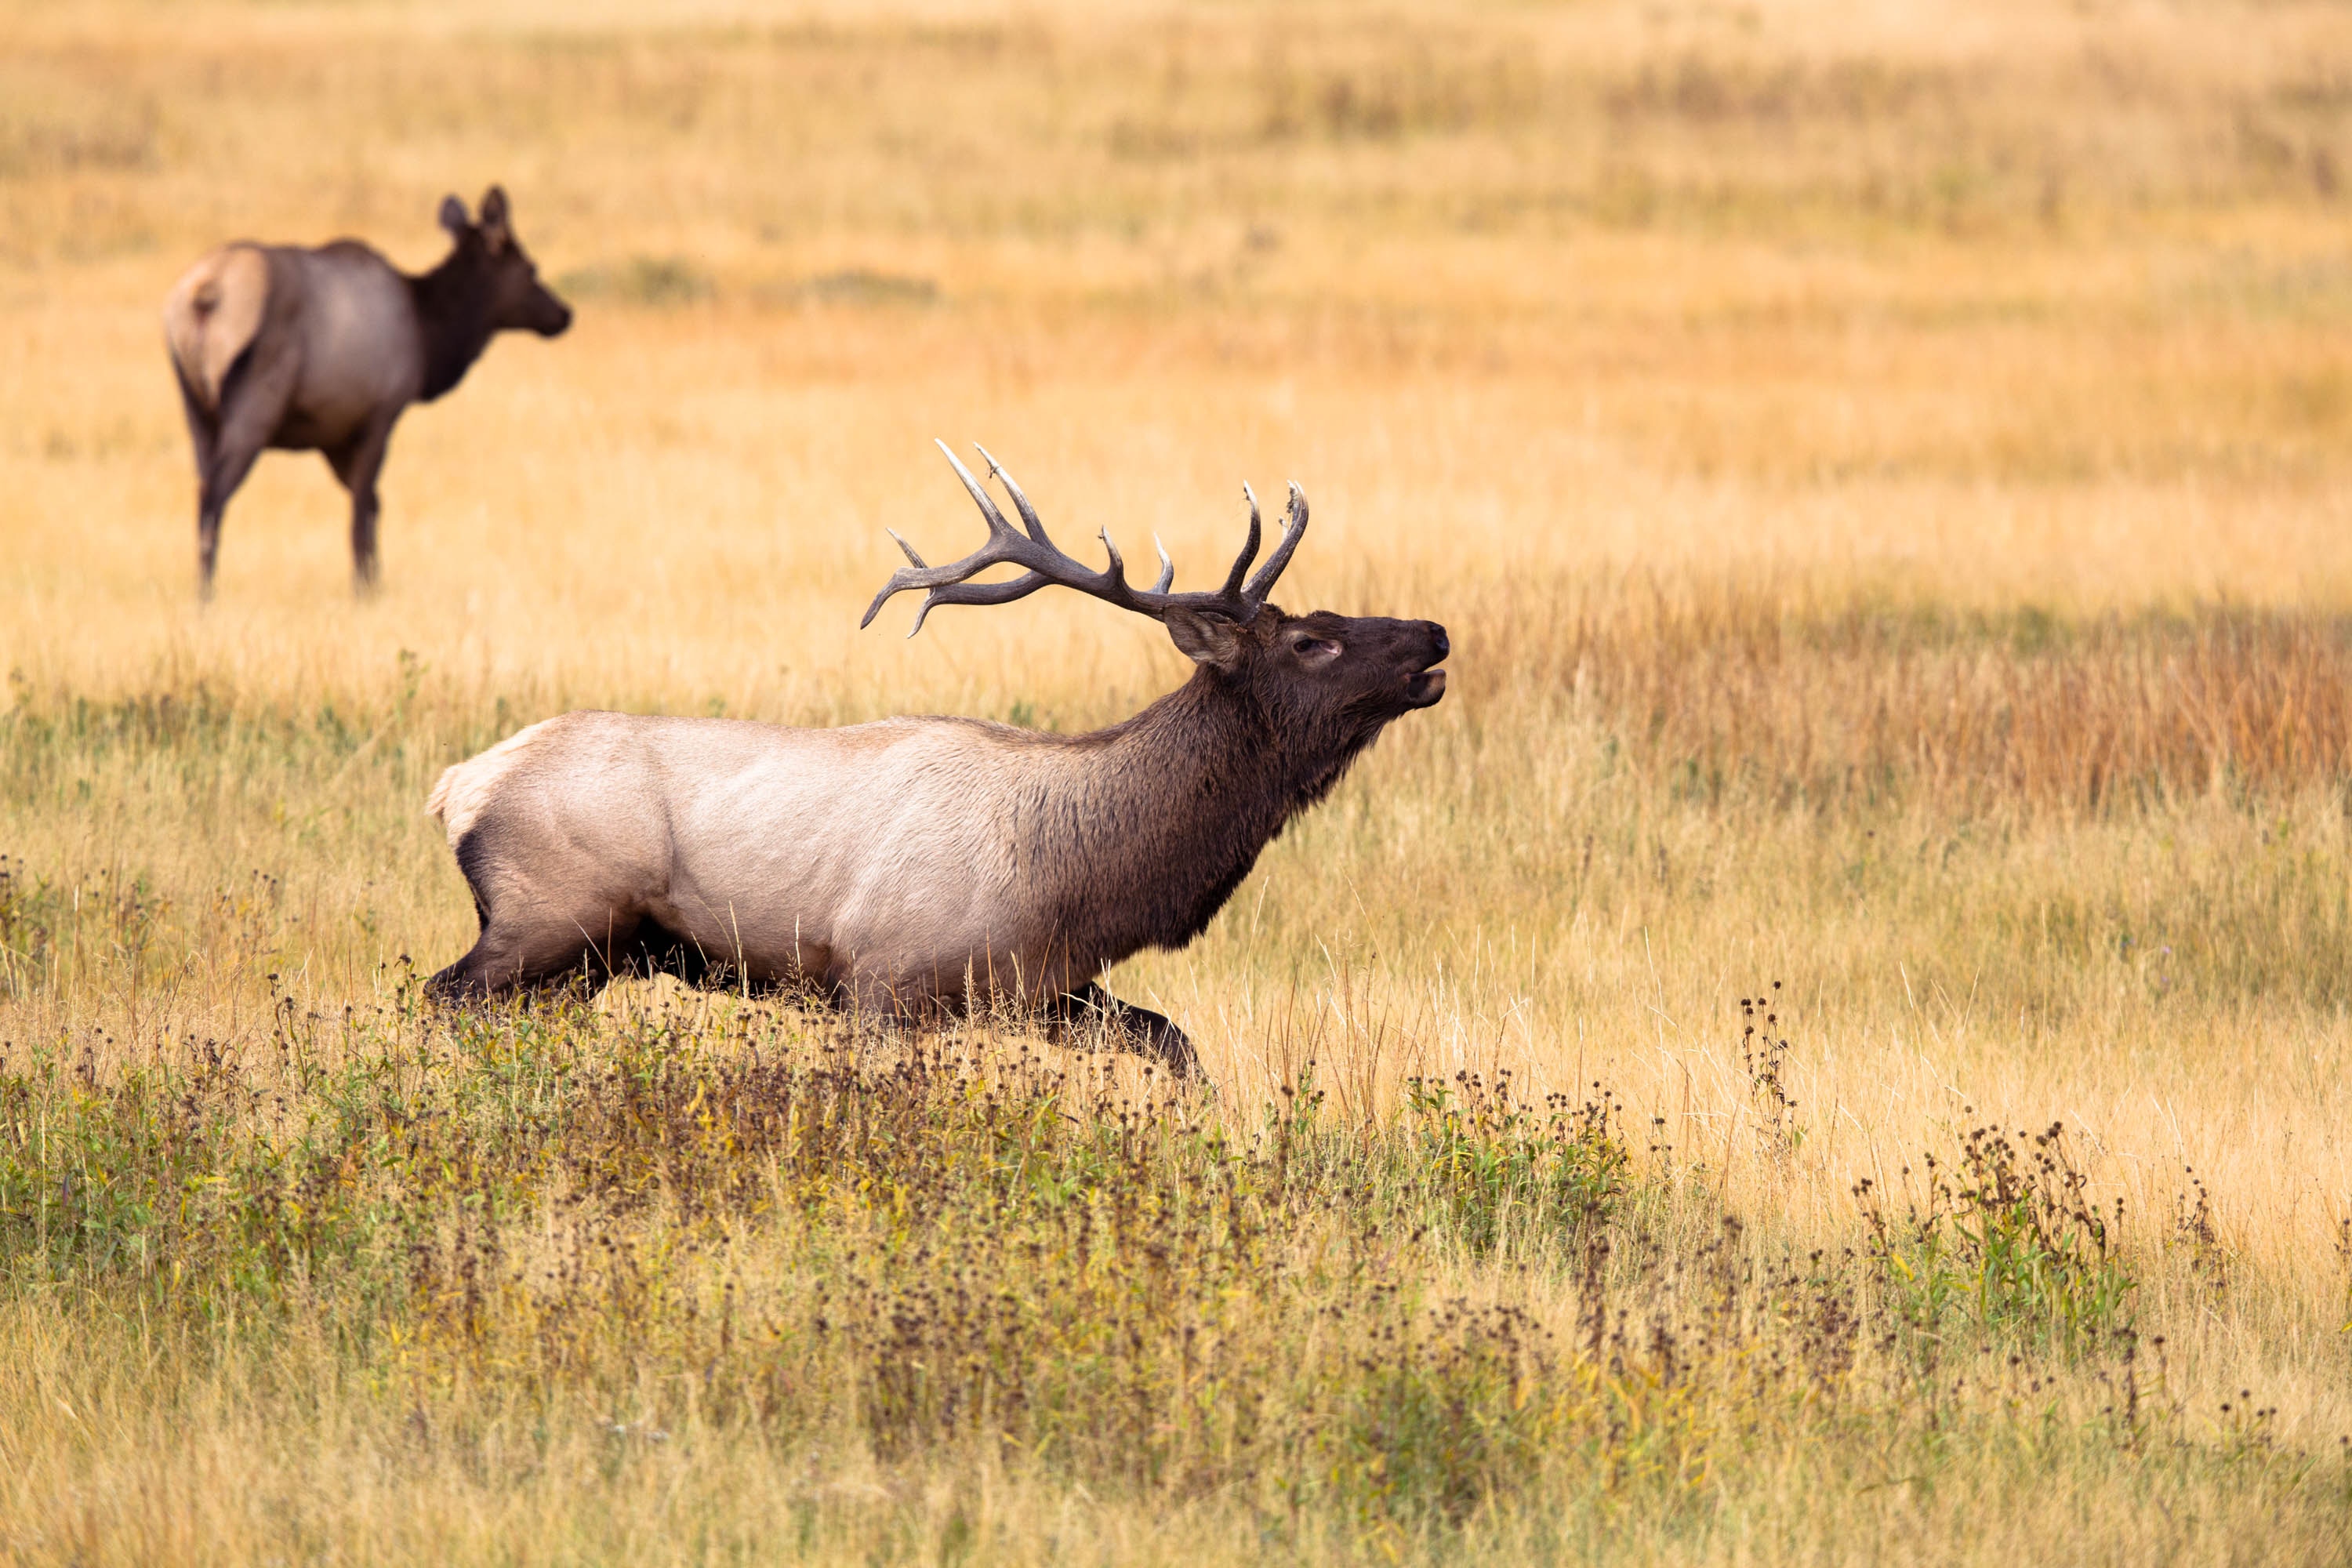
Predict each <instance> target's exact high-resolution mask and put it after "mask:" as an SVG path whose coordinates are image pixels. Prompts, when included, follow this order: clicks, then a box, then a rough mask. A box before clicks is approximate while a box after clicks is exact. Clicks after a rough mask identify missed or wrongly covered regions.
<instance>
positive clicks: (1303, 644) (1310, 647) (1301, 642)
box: [1290, 637, 1334, 654]
mask: <svg viewBox="0 0 2352 1568" xmlns="http://www.w3.org/2000/svg"><path fill="white" fill-rule="evenodd" d="M1328 647H1334V645H1333V644H1331V643H1328V642H1325V641H1324V640H1323V639H1322V638H1321V637H1300V638H1299V639H1298V640H1297V642H1295V643H1292V644H1291V645H1290V651H1291V652H1293V653H1299V654H1308V653H1313V652H1315V651H1316V650H1317V649H1318V648H1328Z"/></svg>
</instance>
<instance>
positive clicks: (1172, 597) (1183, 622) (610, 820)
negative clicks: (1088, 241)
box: [428, 445, 1447, 1072]
mask: <svg viewBox="0 0 2352 1568" xmlns="http://www.w3.org/2000/svg"><path fill="white" fill-rule="evenodd" d="M940 450H941V451H943V452H944V451H946V450H947V448H946V447H945V446H944V445H942V446H941V447H940ZM981 457H982V458H983V459H984V460H985V461H986V462H987V464H988V468H989V471H990V473H991V475H992V477H993V478H994V479H996V480H998V481H999V482H1000V483H1001V484H1002V485H1003V488H1004V490H1005V493H1006V494H1007V495H1008V496H1009V497H1010V498H1011V500H1012V502H1013V507H1014V508H1015V510H1017V511H1018V512H1019V513H1020V517H1021V521H1022V524H1023V530H1020V531H1016V530H1015V529H1013V527H1012V526H1011V525H1010V524H1009V523H1007V522H1006V521H1005V519H1004V515H1003V512H1002V511H1000V510H998V509H997V506H996V503H995V502H994V500H992V499H991V496H990V493H989V491H988V490H987V489H985V488H983V487H982V484H981V483H980V482H979V481H978V480H976V479H973V478H972V476H971V471H970V470H969V469H967V468H965V467H964V466H963V465H962V464H961V462H958V461H957V460H956V458H955V455H954V454H953V453H951V452H950V453H949V454H948V461H949V462H950V464H953V465H954V468H955V471H956V476H957V478H959V479H961V480H962V481H963V486H964V489H967V490H969V491H970V492H971V498H972V500H974V501H976V502H977V503H978V504H979V507H980V511H981V516H982V518H983V519H984V520H985V521H986V523H987V526H988V539H987V542H985V543H984V544H983V545H982V547H981V548H980V549H979V550H977V551H975V552H973V553H971V554H970V555H968V556H966V557H964V558H963V559H962V560H961V561H957V562H954V563H950V564H948V565H944V566H927V565H925V564H924V563H923V560H922V558H921V557H920V556H919V555H917V554H916V553H915V551H914V549H913V547H912V546H910V545H908V543H907V542H906V541H905V540H903V539H899V540H898V543H899V547H900V548H901V549H903V550H905V551H906V552H907V556H908V560H909V561H910V562H912V563H913V564H912V565H909V566H907V567H902V568H901V569H900V570H899V571H898V573H897V574H894V575H893V576H892V577H891V578H890V580H889V582H888V583H887V584H884V586H883V588H882V591H881V592H880V593H879V594H878V595H876V596H875V599H874V603H873V605H871V606H870V607H869V608H868V609H867V610H866V618H865V620H864V621H862V622H860V623H859V625H860V626H861V627H862V626H867V625H870V624H872V622H873V620H874V617H875V616H876V615H877V613H878V612H879V611H880V610H881V608H882V606H883V605H884V604H885V603H887V601H888V600H889V598H890V597H891V595H894V594H899V593H903V592H906V591H908V590H911V589H921V590H923V591H924V597H923V601H922V605H921V607H920V608H919V609H918V610H917V611H916V614H915V626H914V631H910V632H909V633H908V636H909V637H911V636H913V635H914V632H915V631H920V630H921V629H922V625H923V620H924V618H925V617H926V616H929V614H930V612H931V611H932V610H933V609H934V608H935V607H937V606H939V605H1003V604H1009V603H1011V602H1012V601H1013V600H1015V599H1019V598H1022V597H1024V596H1025V595H1029V594H1032V593H1034V592H1035V591H1036V590H1038V589H1040V588H1043V587H1045V586H1046V585H1048V584H1059V585H1061V586H1063V587H1066V588H1073V589H1076V590H1077V591H1078V592H1079V593H1082V594H1087V595H1093V596H1094V597H1096V598H1098V599H1101V600H1103V601H1104V602H1106V603H1108V604H1111V605H1118V607H1119V608H1121V609H1126V610H1133V611H1136V612H1137V613H1139V614H1141V615H1146V616H1151V617H1153V618H1154V619H1156V620H1158V621H1160V623H1161V624H1162V625H1163V626H1166V627H1167V628H1168V635H1169V637H1171V639H1172V640H1173V641H1174V642H1175V644H1176V647H1178V648H1179V649H1181V651H1182V652H1183V653H1184V654H1185V655H1186V656H1187V657H1189V658H1192V661H1193V663H1194V664H1195V665H1196V666H1197V668H1195V669H1194V670H1193V673H1192V679H1190V680H1189V681H1187V682H1186V683H1185V684H1184V685H1183V686H1181V688H1179V689H1176V690H1174V691H1171V692H1170V693H1169V694H1167V695H1166V696H1164V697H1162V698H1160V700H1158V701H1156V702H1153V703H1152V704H1151V705H1150V706H1149V707H1147V708H1146V709H1144V710H1143V711H1141V712H1140V713H1138V714H1136V715H1135V716H1134V717H1132V718H1130V719H1128V720H1126V721H1123V722H1121V723H1118V724H1114V725H1112V726H1111V727H1110V728H1108V729H1107V730H1098V731H1095V732H1094V733H1092V734H1085V735H1058V734H1045V733H1040V732H1038V731H1031V730H1023V729H1016V728H1013V727H1012V726H1010V725H1005V724H994V723H989V722H985V721H981V720H976V719H960V718H937V717H934V718H898V719H885V720H881V721H877V722H875V723H870V724H857V725H852V726H849V727H847V728H845V729H831V730H802V729H787V728H784V727H782V726H778V725H772V724H761V723H753V722H749V721H740V720H725V719H689V718H655V717H640V716H635V715H629V714H621V713H598V712H575V713H567V714H564V715H562V717H560V718H555V719H550V720H546V721H543V722H541V723H538V724H534V725H532V726H530V728H529V729H526V730H523V731H520V732H519V733H517V734H515V735H513V736H511V737H509V739H507V740H506V741H504V742H500V743H499V744H498V745H496V746H493V747H491V748H490V749H489V750H488V751H487V752H482V753H481V754H479V755H478V756H476V757H474V758H473V759H471V760H470V761H467V762H464V763H458V764H457V766H455V767H452V768H450V769H448V770H447V771H446V772H445V773H443V774H442V775H441V779H440V782H439V783H438V784H436V785H435V786H434V790H433V794H432V797H431V801H430V803H429V806H428V809H429V810H430V811H431V812H432V813H433V815H435V816H437V817H439V818H440V820H441V822H442V824H443V826H445V827H446V830H447V832H448V835H449V841H450V844H451V847H453V848H454V849H455V851H456V853H457V864H458V866H459V868H461V869H462V870H463V871H464V873H465V877H466V880H467V884H468V885H469V886H470V887H471V889H472V890H473V895H474V906H475V912H476V913H477V915H478V917H479V918H480V921H481V934H480V937H479V939H478V941H477V942H475V943H474V946H473V949H472V951H470V952H467V954H466V955H465V956H464V957H463V958H461V959H459V960H458V961H457V963H453V964H451V965H450V966H449V967H448V968H446V969H444V970H442V971H441V972H440V973H438V974H436V975H435V976H434V977H433V979H432V981H431V983H430V984H431V990H432V992H433V993H434V994H436V995H437V996H441V997H445V998H453V999H456V998H467V997H478V996H483V995H488V994H498V993H501V992H505V991H509V990H511V989H514V988H516V987H518V986H529V985H534V984H544V983H547V982H551V981H554V980H557V979H559V978H561V977H562V976H564V975H566V974H569V973H578V972H581V971H583V969H584V970H585V971H587V972H588V973H589V974H590V976H591V977H592V978H593V979H595V980H597V981H599V982H601V981H602V980H604V979H609V978H610V977H611V976H612V975H614V974H615V973H629V972H635V973H652V972H656V971H666V972H668V973H675V974H677V975H678V976H679V977H680V978H682V979H686V980H688V981H696V982H700V981H709V980H711V979H713V978H721V979H730V980H731V979H740V980H741V981H743V982H744V983H747V984H760V985H762V986H768V985H791V984H798V985H803V986H806V987H808V988H810V989H813V990H814V991H816V992H818V993H820V994H823V995H824V996H826V997H828V998H830V999H831V1000H833V1001H834V1002H835V1004H837V1005H846V1006H850V1007H853V1008H856V1009H857V1010H859V1011H861V1012H866V1013H877V1014H882V1015H885V1016H898V1017H909V1016H914V1017H919V1016H927V1015H936V1014H938V1013H940V1012H942V1011H947V1010H951V1009H954V1008H958V1007H961V1006H967V1005H971V1004H974V1003H978V1002H982V1001H988V1000H1001V999H1011V1000H1013V1001H1015V1002H1017V1003H1019V1004H1021V1005H1025V1006H1027V1007H1030V1008H1034V1009H1035V1010H1037V1011H1038V1012H1040V1013H1042V1014H1043V1015H1044V1016H1045V1017H1046V1018H1047V1020H1048V1021H1049V1022H1050V1023H1051V1024H1052V1026H1054V1027H1055V1028H1056V1029H1061V1028H1066V1027H1068V1026H1072V1025H1076V1024H1078V1023H1081V1022H1083V1021H1086V1020H1088V1019H1092V1020H1096V1021H1098V1022H1099V1023H1101V1024H1103V1025H1105V1026H1108V1028H1109V1029H1110V1030H1111V1031H1113V1032H1114V1033H1115V1034H1116V1035H1118V1037H1121V1038H1122V1041H1123V1043H1124V1044H1126V1045H1128V1046H1130V1047H1141V1048H1143V1049H1145V1050H1148V1051H1150V1052H1152V1053H1155V1054H1157V1055H1158V1056H1160V1058H1163V1059H1164V1060H1166V1061H1167V1062H1169V1063H1170V1064H1171V1066H1173V1067H1174V1068H1177V1069H1178V1070H1179V1071H1181V1072H1190V1071H1192V1070H1193V1051H1192V1042H1191V1041H1190V1040H1189V1039H1187V1038H1186V1037H1185V1035H1184V1033H1183V1031H1182V1030H1181V1029H1179V1028H1178V1027H1177V1026H1175V1025H1174V1024H1172V1023H1171V1022H1170V1021H1169V1020H1168V1019H1167V1018H1166V1017H1164V1016H1161V1015H1160V1014H1158V1013H1154V1012H1151V1011H1149V1010H1147V1009H1145V1008H1142V1007H1138V1006H1134V1005H1130V1004H1128V1003H1124V1002H1120V1001H1118V999H1117V998H1115V997H1113V996H1112V995H1110V994H1109V993H1108V992H1107V991H1105V990H1104V989H1103V988H1102V986H1101V985H1100V984H1098V983H1097V976H1099V975H1100V974H1101V973H1102V972H1103V971H1104V970H1105V969H1106V968H1108V966H1109V965H1111V964H1114V963H1118V962H1119V961H1120V960H1121V959H1124V958H1126V957H1128V956H1129V955H1130V954H1132V953H1135V952H1140V951H1142V950H1143V949H1145V948H1147V947H1161V948H1181V947H1182V946H1183V945H1184V944H1186V943H1187V942H1191V941H1192V939H1193V938H1194V937H1196V936H1198V935H1199V934H1200V933H1201V931H1202V930H1203V929H1205V928H1206V927H1207V925H1208V923H1209V921H1210V919H1211V917H1213V915H1215V913H1216V912H1217V910H1219V909H1220V908H1221V907H1222V906H1223V904H1224V902H1225V900H1227V899H1228V898H1230V897H1231V896H1232V894H1233V892H1234V889H1235V888H1236V887H1238V886H1239V885H1240V883H1241V880H1242V879H1243V878H1244V877H1246V876H1247V875H1248V874H1249V870H1250V868H1251V867H1252V866H1253V865H1255V863H1256V860H1257V858H1258V854H1259V852H1260V851H1261V850H1263V849H1264V848H1265V846H1266V845H1267V844H1268V843H1269V842H1271V841H1272V840H1273V839H1274V838H1275V837H1276V835H1278V834H1279V833H1281V831H1282V830H1283V828H1284V826H1286V824H1288V822H1289V821H1290V819H1291V818H1292V817H1294V816H1297V815H1298V814H1299V813H1300V812H1302V811H1304V810H1306V809H1307V807H1308V806H1310V805H1314V804H1315V803H1316V802H1317V801H1318V800H1321V799H1322V798H1323V797H1324V796H1325V795H1328V794H1329V793H1330V791H1331V788H1332V786H1333V785H1334V784H1338V783H1339V778H1340V775H1341V774H1342V773H1345V772H1346V771H1347V769H1348V766H1349V763H1352V762H1353V761H1354V760H1355V758H1356V757H1357V756H1358V755H1359V754H1360V752H1363V750H1364V749H1365V748H1366V747H1367V746H1369V745H1370V744H1371V743H1372V742H1373V740H1374V739H1375V738H1376V737H1378V736H1379V734H1380V732H1381V730H1382V729H1384V728H1385V727H1386V726H1387V725H1388V723H1389V721H1391V720H1393V719H1396V718H1398V717H1399V716H1401V715H1402V714H1404V713H1407V712H1409V711H1411V710H1413V709H1416V708H1427V707H1429V706H1431V705H1432V704H1433V703H1435V702H1436V701H1437V700H1439V699H1440V698H1441V697H1443V696H1444V693H1445V671H1444V670H1443V669H1440V668H1435V667H1436V666H1437V664H1438V663H1439V662H1440V661H1441V660H1443V659H1444V658H1445V655H1446V649H1447V644H1446V638H1445V628H1444V627H1443V626H1438V625H1436V624H1435V623H1433V622H1431V621H1400V620H1386V619H1379V618H1372V617H1352V616H1337V615H1333V614H1331V613H1329V612H1328V611H1318V612H1316V613H1315V614H1313V615H1308V616H1293V615H1289V614H1287V613H1286V612H1285V611H1284V610H1282V609H1281V608H1280V607H1279V606H1277V605H1274V604H1271V603H1269V602H1268V600H1267V595H1268V594H1270V593H1271V592H1272V591H1273V589H1274V585H1275V582H1276V579H1277V578H1278V577H1280V576H1281V574H1282V571H1283V568H1284V567H1286V566H1287V565H1288V564H1289V563H1290V557H1291V554H1292V552H1294V551H1296V550H1297V548H1298V542H1299V540H1300V539H1301V538H1303V537H1304V536H1305V535H1306V532H1307V498H1306V496H1305V495H1304V494H1303V493H1302V492H1301V491H1300V489H1298V487H1297V485H1295V484H1294V485H1292V486H1291V488H1290V508H1289V516H1288V519H1287V521H1286V525H1285V527H1284V530H1283V536H1282V541H1281V542H1280V544H1278V545H1277V546H1276V549H1275V551H1274V553H1273V554H1272V555H1270V556H1269V557H1267V559H1266V561H1265V564H1264V565H1262V566H1260V567H1259V568H1258V569H1257V572H1256V574H1255V575H1248V576H1247V578H1246V581H1244V577H1245V575H1246V574H1248V573H1249V568H1250V564H1251V563H1252V562H1253V561H1254V560H1255V558H1256V556H1257V552H1258V543H1259V537H1260V535H1259V521H1258V507H1257V499H1256V497H1255V495H1249V491H1248V488H1247V487H1246V486H1244V495H1249V503H1250V522H1249V537H1248V540H1247V542H1245V543H1244V545H1243V547H1242V551H1241V553H1240V555H1239V556H1238V557H1237V558H1236V559H1235V560H1234V564H1233V569H1232V570H1231V571H1230V572H1228V573H1227V574H1226V575H1225V581H1224V584H1223V586H1222V587H1219V588H1217V589H1216V590H1214V591H1213V592H1195V593H1173V592H1171V591H1170V584H1171V582H1172V581H1173V579H1174V575H1175V569H1174V567H1173V566H1172V565H1171V564H1170V563H1169V561H1168V555H1167V552H1166V551H1165V550H1162V551H1161V552H1160V579H1159V581H1158V582H1157V583H1156V584H1154V585H1153V586H1151V587H1150V588H1148V589H1139V588H1136V587H1134V586H1132V585H1131V584H1129V581H1128V578H1127V570H1126V566H1125V563H1123V562H1122V561H1121V560H1120V558H1119V553H1118V547H1117V546H1116V545H1114V544H1112V542H1111V540H1110V534H1109V532H1108V531H1107V530H1106V531H1104V533H1103V535H1102V541H1103V547H1104V549H1105V550H1106V551H1107V552H1108V554H1109V557H1110V564H1109V566H1108V568H1107V569H1105V570H1103V571H1099V572H1097V571H1093V570H1090V569H1088V568H1087V567H1086V566H1084V565H1081V564H1080V563H1078V562H1076V561H1075V560H1073V559H1071V558H1070V557H1069V556H1067V555H1066V554H1064V553H1063V552H1061V551H1060V550H1059V549H1058V548H1056V547H1055V544H1054V542H1053V541H1052V540H1051V539H1049V538H1048V537H1047V536H1046V532H1045V525H1044V524H1043V523H1042V522H1041V521H1039V520H1038V517H1037V511H1036V509H1035V508H1034V507H1033V506H1032V505H1031V504H1030V502H1029V499H1028V497H1027V496H1025V495H1024V494H1023V493H1022V491H1021V489H1020V487H1019V486H1018V485H1016V484H1015V483H1014V482H1013V477H1012V476H1011V475H1010V474H1007V473H1006V472H1005V471H1004V469H1003V466H1002V465H1000V464H999V463H998V462H997V461H996V459H995V458H992V457H990V456H989V454H988V452H987V451H986V449H985V448H982V450H981ZM891 537H892V538H894V539H898V534H897V533H896V532H895V531H893V533H892V535H891ZM999 565H1012V566H1017V567H1020V568H1022V569H1023V570H1022V572H1021V574H1020V575H1018V576H1015V577H1012V578H1008V579H1005V580H1003V581H998V582H989V583H977V582H973V581H971V579H972V578H974V577H975V576H977V575H978V574H981V573H982V572H983V571H986V570H987V569H988V568H990V567H992V566H999Z"/></svg>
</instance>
